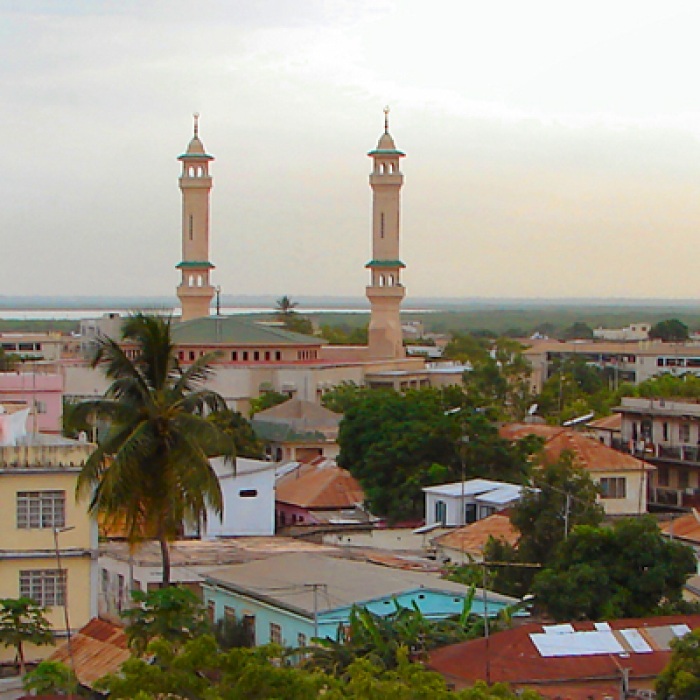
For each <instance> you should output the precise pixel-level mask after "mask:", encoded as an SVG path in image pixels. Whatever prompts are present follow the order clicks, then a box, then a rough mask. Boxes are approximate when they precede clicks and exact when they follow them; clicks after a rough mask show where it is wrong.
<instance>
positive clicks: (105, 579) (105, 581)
mask: <svg viewBox="0 0 700 700" xmlns="http://www.w3.org/2000/svg"><path fill="white" fill-rule="evenodd" d="M101 572H102V574H101V580H102V585H101V587H100V588H101V590H102V595H103V596H106V595H107V593H108V592H109V570H108V569H101Z"/></svg>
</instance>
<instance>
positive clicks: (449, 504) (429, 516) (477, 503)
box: [423, 479, 523, 527]
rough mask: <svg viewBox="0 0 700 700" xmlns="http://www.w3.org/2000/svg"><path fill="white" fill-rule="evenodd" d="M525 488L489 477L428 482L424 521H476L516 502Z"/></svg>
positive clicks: (457, 523) (451, 524)
mask: <svg viewBox="0 0 700 700" xmlns="http://www.w3.org/2000/svg"><path fill="white" fill-rule="evenodd" d="M522 491H523V487H522V486H518V485H517V484H508V483H506V482H503V481H491V480H489V479H471V480H469V481H465V482H460V481H458V482H455V483H452V484H441V485H439V486H427V487H425V488H424V489H423V492H424V493H425V524H426V525H427V526H430V525H440V524H442V525H444V526H447V527H460V526H462V525H465V524H466V523H473V522H476V521H477V520H481V519H482V518H486V517H488V516H489V515H491V514H492V513H495V512H496V511H499V510H503V509H504V508H508V507H509V506H511V505H513V504H514V503H517V501H519V500H520V497H521V495H522Z"/></svg>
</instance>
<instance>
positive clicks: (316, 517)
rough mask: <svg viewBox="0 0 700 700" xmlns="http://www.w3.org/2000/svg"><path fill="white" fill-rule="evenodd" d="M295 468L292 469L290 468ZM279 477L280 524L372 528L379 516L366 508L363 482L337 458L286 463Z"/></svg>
mask: <svg viewBox="0 0 700 700" xmlns="http://www.w3.org/2000/svg"><path fill="white" fill-rule="evenodd" d="M289 467H291V468H289ZM282 469H283V470H284V471H283V473H282V475H281V476H280V477H279V478H278V479H277V484H276V495H275V520H276V522H277V527H279V528H282V527H287V526H290V525H291V526H303V527H309V526H310V527H314V526H319V525H322V526H326V530H325V531H327V530H328V529H331V528H350V529H352V528H356V527H358V526H364V527H372V525H373V523H375V522H376V518H373V517H372V515H371V514H370V513H369V512H368V511H367V509H366V508H365V507H364V501H365V494H364V491H363V490H362V487H361V486H360V483H359V482H358V481H357V479H355V477H354V476H352V474H350V472H349V471H348V470H347V469H342V468H341V467H339V466H338V465H337V464H336V463H335V461H334V460H332V459H325V458H323V457H319V458H317V459H315V460H313V461H312V462H310V463H308V464H302V463H299V462H297V463H292V464H291V465H283V467H282Z"/></svg>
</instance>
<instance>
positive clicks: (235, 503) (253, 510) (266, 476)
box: [199, 457, 275, 540]
mask: <svg viewBox="0 0 700 700" xmlns="http://www.w3.org/2000/svg"><path fill="white" fill-rule="evenodd" d="M211 463H212V467H213V468H214V471H215V472H216V475H217V477H218V478H219V484H220V486H221V494H222V497H223V503H224V509H223V513H222V514H221V516H219V515H217V514H216V513H215V512H214V511H213V510H211V508H208V509H207V517H206V521H205V522H204V523H202V524H201V527H200V532H199V536H200V537H201V538H202V539H206V540H209V539H215V538H217V537H242V536H251V535H257V536H264V535H274V534H275V465H274V464H271V463H270V462H262V461H260V460H258V459H247V458H244V457H237V458H236V464H235V468H234V465H233V464H232V463H230V462H226V461H225V460H224V459H223V458H222V457H217V458H215V459H212V460H211Z"/></svg>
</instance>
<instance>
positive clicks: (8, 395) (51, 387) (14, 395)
mask: <svg viewBox="0 0 700 700" xmlns="http://www.w3.org/2000/svg"><path fill="white" fill-rule="evenodd" d="M0 403H5V404H21V405H26V406H27V407H28V408H29V409H30V418H29V421H30V428H31V431H32V432H39V433H49V434H51V435H59V434H60V433H61V427H62V426H61V418H62V416H63V376H62V375H61V374H58V373H51V372H41V371H30V372H0Z"/></svg>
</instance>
